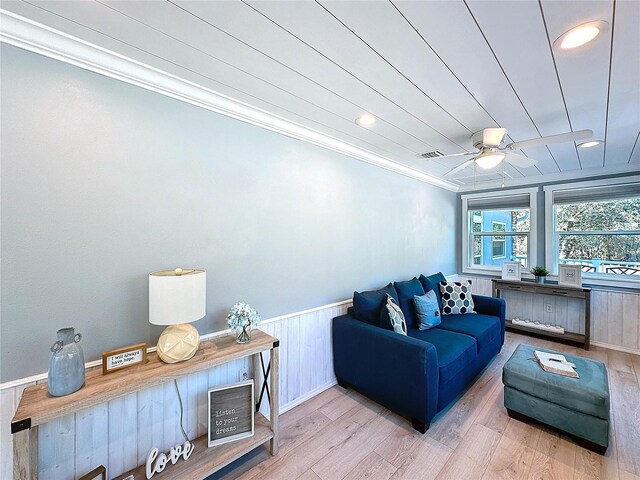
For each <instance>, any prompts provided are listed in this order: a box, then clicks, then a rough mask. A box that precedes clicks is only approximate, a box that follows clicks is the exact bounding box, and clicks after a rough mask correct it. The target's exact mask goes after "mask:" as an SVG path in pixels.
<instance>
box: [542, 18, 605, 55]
mask: <svg viewBox="0 0 640 480" xmlns="http://www.w3.org/2000/svg"><path fill="white" fill-rule="evenodd" d="M607 26H608V23H607V22H605V21H603V20H596V21H593V22H588V23H583V24H582V25H578V26H577V27H573V28H572V29H571V30H568V31H566V32H564V33H563V34H562V35H560V36H559V37H558V39H557V40H556V41H555V42H553V46H554V48H555V49H560V50H571V49H572V48H578V47H580V46H582V45H584V44H585V43H589V42H590V41H591V40H593V39H594V38H596V37H597V36H598V35H599V34H601V33H603V32H604V31H606V29H607Z"/></svg>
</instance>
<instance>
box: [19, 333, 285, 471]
mask: <svg viewBox="0 0 640 480" xmlns="http://www.w3.org/2000/svg"><path fill="white" fill-rule="evenodd" d="M279 346H280V342H279V340H278V339H277V338H274V337H272V336H271V335H267V334H266V333H264V332H262V331H260V330H255V331H254V332H253V333H252V339H251V342H249V343H245V344H238V343H237V342H236V340H235V336H234V335H224V336H221V337H217V338H214V339H212V340H207V341H204V342H202V343H201V345H200V348H199V349H198V351H197V353H196V354H195V356H194V357H193V358H192V359H190V360H187V361H185V362H181V363H173V364H166V363H163V362H161V361H160V360H159V359H158V357H157V355H156V354H155V353H150V354H149V356H148V360H149V361H148V363H147V364H145V365H140V366H138V367H136V368H130V369H127V370H123V371H121V372H114V373H110V374H108V375H103V374H102V370H101V369H95V370H91V371H89V372H87V375H86V382H85V386H84V387H83V388H82V389H81V390H79V391H77V392H75V393H72V394H71V395H67V396H65V397H52V396H51V395H49V393H48V391H47V384H46V383H43V384H39V385H34V386H32V387H28V388H27V389H25V391H24V393H23V394H22V398H21V399H20V403H19V405H18V409H17V410H16V413H15V415H14V417H13V420H12V422H11V433H12V434H13V478H14V480H36V479H37V478H38V425H42V424H43V423H47V422H49V421H51V420H53V419H55V418H58V417H63V416H65V415H70V414H72V413H75V412H77V411H79V410H82V409H84V408H89V407H92V406H94V405H98V404H100V403H104V402H108V401H110V400H113V399H115V398H118V397H122V396H124V395H127V394H130V393H134V392H137V391H139V390H143V389H145V388H149V387H153V386H155V385H160V384H163V383H165V382H169V381H173V380H175V379H177V378H179V377H182V376H184V375H189V374H192V373H197V372H201V371H203V370H208V369H210V368H213V367H216V366H218V365H222V364H224V363H227V362H230V361H232V360H237V359H240V358H244V357H248V356H253V358H254V365H256V366H257V365H258V364H259V361H258V360H257V356H258V355H260V354H261V353H262V352H265V351H270V353H271V362H270V364H269V370H268V371H267V372H268V373H267V374H266V375H265V382H266V381H267V376H268V381H269V393H270V396H269V400H270V401H269V409H270V414H269V417H270V419H269V420H267V419H266V418H265V417H264V416H263V415H262V414H261V413H259V412H256V414H255V428H254V435H253V436H251V437H248V438H244V439H241V440H237V441H234V442H230V443H225V444H222V445H218V446H215V447H211V448H207V435H203V436H201V437H199V438H197V439H195V440H194V441H193V444H194V445H195V450H194V452H193V454H192V455H191V457H190V458H189V460H188V461H186V462H178V463H176V464H175V465H168V466H167V468H166V469H165V470H164V471H163V472H162V473H158V474H156V475H154V477H153V478H154V479H156V478H157V479H159V480H160V479H163V478H164V479H189V480H191V479H204V478H206V477H207V476H209V475H211V474H212V473H214V472H216V471H218V470H220V469H221V468H223V467H224V466H226V465H228V464H229V463H231V462H233V461H234V460H236V459H238V458H240V457H241V456H242V455H244V454H245V453H247V452H249V451H251V450H253V449H254V448H256V447H258V446H260V445H262V444H263V443H265V442H267V441H269V442H270V443H269V450H270V452H271V454H272V455H275V454H277V453H278V404H279V394H278V383H279V364H280V362H279V350H280V348H279ZM254 376H255V377H256V378H257V371H256V374H255V375H254ZM257 390H258V388H257V387H256V391H257ZM144 472H145V465H141V466H140V467H138V468H136V469H134V470H132V471H130V472H127V473H125V474H123V475H122V476H120V477H117V478H124V477H126V476H127V475H130V474H134V475H135V478H136V480H137V479H141V478H146V477H145V473H144Z"/></svg>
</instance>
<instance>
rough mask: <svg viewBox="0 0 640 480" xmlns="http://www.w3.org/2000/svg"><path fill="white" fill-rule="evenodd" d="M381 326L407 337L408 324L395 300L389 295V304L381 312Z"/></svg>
mask: <svg viewBox="0 0 640 480" xmlns="http://www.w3.org/2000/svg"><path fill="white" fill-rule="evenodd" d="M380 326H381V327H382V328H386V329H387V330H393V331H394V332H396V333H399V334H400V335H405V336H406V335H407V322H406V321H405V319H404V314H403V313H402V310H400V307H399V306H398V304H397V303H396V301H395V299H394V298H393V297H392V296H391V295H389V294H388V293H387V303H385V305H384V306H383V307H382V310H380Z"/></svg>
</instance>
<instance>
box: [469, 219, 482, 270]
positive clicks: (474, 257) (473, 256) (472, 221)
mask: <svg viewBox="0 0 640 480" xmlns="http://www.w3.org/2000/svg"><path fill="white" fill-rule="evenodd" d="M483 217H484V216H483V215H482V212H480V230H481V231H482V222H483V220H484V218H483ZM471 223H472V225H471V229H472V230H473V223H476V222H474V220H473V219H472V220H471ZM472 248H473V246H472ZM483 254H484V242H483V241H482V238H480V255H473V253H472V255H471V257H472V259H474V260H475V259H476V257H480V261H482V256H483ZM472 265H475V263H472Z"/></svg>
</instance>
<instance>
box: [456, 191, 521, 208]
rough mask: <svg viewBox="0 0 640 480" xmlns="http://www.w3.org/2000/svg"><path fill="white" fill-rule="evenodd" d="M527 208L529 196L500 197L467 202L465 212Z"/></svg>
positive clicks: (471, 199) (474, 199)
mask: <svg viewBox="0 0 640 480" xmlns="http://www.w3.org/2000/svg"><path fill="white" fill-rule="evenodd" d="M518 208H529V194H528V193H521V194H518V195H500V196H491V197H481V198H470V199H468V200H467V210H500V209H518Z"/></svg>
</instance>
